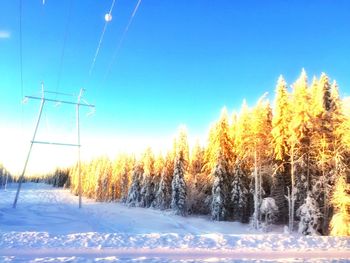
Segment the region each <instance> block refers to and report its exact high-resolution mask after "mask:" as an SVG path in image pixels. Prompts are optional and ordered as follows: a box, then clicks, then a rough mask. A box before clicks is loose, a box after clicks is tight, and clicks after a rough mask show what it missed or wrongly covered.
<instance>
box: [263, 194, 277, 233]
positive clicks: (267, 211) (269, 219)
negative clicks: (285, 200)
mask: <svg viewBox="0 0 350 263" xmlns="http://www.w3.org/2000/svg"><path fill="white" fill-rule="evenodd" d="M260 213H261V215H262V217H264V227H263V229H264V230H265V231H269V228H270V225H271V224H272V223H273V222H275V220H276V216H277V213H278V207H277V205H276V202H275V199H273V198H272V197H265V198H264V199H263V200H262V202H261V206H260Z"/></svg>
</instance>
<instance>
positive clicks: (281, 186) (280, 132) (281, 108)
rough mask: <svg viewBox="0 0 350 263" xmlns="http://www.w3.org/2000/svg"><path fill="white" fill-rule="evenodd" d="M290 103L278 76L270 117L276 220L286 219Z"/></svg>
mask: <svg viewBox="0 0 350 263" xmlns="http://www.w3.org/2000/svg"><path fill="white" fill-rule="evenodd" d="M290 119H291V116H290V105H289V94H288V91H287V84H286V82H285V80H284V79H283V77H282V76H280V77H279V79H278V82H277V87H276V98H275V107H274V114H273V118H272V132H271V134H272V144H273V149H274V156H275V172H274V176H273V183H272V188H271V196H272V197H273V198H274V199H275V201H276V205H277V206H278V207H279V208H280V209H279V213H278V221H279V222H286V221H287V219H288V204H287V200H286V199H285V195H287V187H288V186H289V184H290V179H289V176H290V165H289V155H288V154H289V147H288V136H289V134H288V129H289V127H288V126H289V122H290Z"/></svg>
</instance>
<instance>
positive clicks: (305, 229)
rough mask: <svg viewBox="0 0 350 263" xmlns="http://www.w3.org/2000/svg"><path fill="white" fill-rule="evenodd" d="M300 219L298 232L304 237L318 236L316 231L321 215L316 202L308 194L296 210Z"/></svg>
mask: <svg viewBox="0 0 350 263" xmlns="http://www.w3.org/2000/svg"><path fill="white" fill-rule="evenodd" d="M297 216H299V217H300V222H299V229H298V232H299V233H301V234H304V235H318V232H317V229H318V226H319V224H320V220H321V217H322V214H321V212H320V209H319V207H318V204H317V202H316V200H315V199H314V198H313V197H312V196H311V194H310V193H309V194H308V195H307V197H306V199H305V203H304V204H302V205H301V206H300V207H299V208H298V210H297Z"/></svg>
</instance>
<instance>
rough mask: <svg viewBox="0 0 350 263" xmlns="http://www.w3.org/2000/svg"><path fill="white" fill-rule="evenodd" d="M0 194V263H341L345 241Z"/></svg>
mask: <svg viewBox="0 0 350 263" xmlns="http://www.w3.org/2000/svg"><path fill="white" fill-rule="evenodd" d="M15 186H16V185H12V186H10V187H9V188H8V190H7V191H4V190H0V262H113V261H121V262H179V261H180V262H212V261H214V262H285V261H286V260H288V262H303V261H304V260H307V261H308V262H347V259H348V258H350V238H346V237H326V236H303V235H299V234H293V235H289V234H284V233H283V227H280V228H279V227H275V228H274V229H273V231H272V232H271V233H270V234H266V233H261V232H257V231H253V230H250V229H249V228H248V226H247V225H245V224H241V223H237V222H217V221H211V220H210V219H209V218H208V217H190V216H187V217H181V216H176V215H173V212H172V211H159V210H154V209H151V208H149V209H144V208H139V207H128V206H125V205H123V204H120V203H97V202H94V201H92V200H89V199H85V198H84V199H83V207H82V209H78V200H77V199H78V198H77V197H76V196H73V195H71V194H70V193H69V191H68V190H63V189H57V188H52V187H51V186H48V185H44V184H31V183H30V184H29V183H26V184H23V187H22V191H21V195H20V199H19V202H18V207H17V209H13V208H11V205H12V201H13V198H14V195H15V190H16V188H15Z"/></svg>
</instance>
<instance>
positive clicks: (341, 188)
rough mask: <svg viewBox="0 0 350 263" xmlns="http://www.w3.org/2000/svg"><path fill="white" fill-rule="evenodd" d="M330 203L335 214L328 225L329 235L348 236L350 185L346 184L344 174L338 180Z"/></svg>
mask: <svg viewBox="0 0 350 263" xmlns="http://www.w3.org/2000/svg"><path fill="white" fill-rule="evenodd" d="M331 202H332V204H333V206H334V208H335V213H334V215H333V217H332V220H331V223H330V226H331V231H330V234H331V235H332V236H350V184H349V183H347V182H346V178H345V174H343V175H342V176H340V177H339V178H338V180H337V183H336V186H335V191H334V192H333V196H332V200H331Z"/></svg>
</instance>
